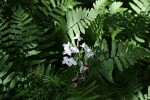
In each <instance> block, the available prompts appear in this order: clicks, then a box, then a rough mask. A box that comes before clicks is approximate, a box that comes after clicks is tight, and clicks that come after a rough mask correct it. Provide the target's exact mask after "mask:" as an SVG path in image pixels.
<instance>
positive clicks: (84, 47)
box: [80, 43, 89, 50]
mask: <svg viewBox="0 0 150 100" xmlns="http://www.w3.org/2000/svg"><path fill="white" fill-rule="evenodd" d="M80 47H82V48H83V49H85V50H87V49H88V48H89V47H88V46H87V45H86V44H85V43H83V44H82V45H80Z"/></svg>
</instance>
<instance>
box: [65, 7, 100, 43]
mask: <svg viewBox="0 0 150 100" xmlns="http://www.w3.org/2000/svg"><path fill="white" fill-rule="evenodd" d="M97 15H98V13H97V11H95V10H94V9H93V8H92V9H91V10H86V9H83V10H82V8H76V9H75V10H72V11H69V12H68V13H67V15H66V16H67V18H66V19H67V27H68V35H69V37H70V38H71V40H72V43H73V44H74V40H73V37H74V36H75V34H80V33H83V34H85V28H88V26H89V25H90V24H91V21H93V20H94V19H95V18H96V17H97Z"/></svg>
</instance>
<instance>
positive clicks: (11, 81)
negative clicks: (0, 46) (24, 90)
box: [0, 51, 19, 99]
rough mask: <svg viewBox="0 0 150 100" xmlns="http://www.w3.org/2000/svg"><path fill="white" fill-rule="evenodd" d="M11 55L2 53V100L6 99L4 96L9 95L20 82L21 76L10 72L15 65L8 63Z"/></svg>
mask: <svg viewBox="0 0 150 100" xmlns="http://www.w3.org/2000/svg"><path fill="white" fill-rule="evenodd" d="M8 58H9V55H8V54H6V53H5V52H3V51H0V87H1V89H0V98H1V99H2V98H3V99H4V98H6V97H3V96H4V95H8V94H7V93H9V91H10V90H12V89H13V88H14V87H15V86H16V85H17V81H18V80H19V76H18V75H17V74H16V73H15V72H10V69H11V67H12V65H13V63H12V62H8Z"/></svg>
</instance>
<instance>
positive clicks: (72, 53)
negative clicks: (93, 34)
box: [62, 34, 94, 74]
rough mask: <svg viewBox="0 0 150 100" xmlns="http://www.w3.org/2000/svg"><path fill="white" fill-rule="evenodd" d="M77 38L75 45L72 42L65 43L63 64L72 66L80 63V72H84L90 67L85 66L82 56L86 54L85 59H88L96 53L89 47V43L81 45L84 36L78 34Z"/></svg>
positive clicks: (75, 38)
mask: <svg viewBox="0 0 150 100" xmlns="http://www.w3.org/2000/svg"><path fill="white" fill-rule="evenodd" d="M73 39H74V40H76V45H75V46H73V45H72V44H71V43H70V42H68V43H67V44H63V47H64V51H63V55H64V57H63V61H62V64H67V65H68V66H69V67H70V66H77V65H79V66H80V68H79V72H80V73H81V74H83V73H84V72H85V70H87V69H88V68H87V67H86V66H84V64H83V61H82V57H83V55H84V54H85V55H84V59H88V58H89V57H92V56H93V55H94V53H93V52H92V50H91V49H90V48H89V47H88V45H87V44H85V43H83V44H82V45H79V44H80V43H79V42H80V41H81V40H83V38H81V37H80V34H77V35H76V36H75V37H74V38H73Z"/></svg>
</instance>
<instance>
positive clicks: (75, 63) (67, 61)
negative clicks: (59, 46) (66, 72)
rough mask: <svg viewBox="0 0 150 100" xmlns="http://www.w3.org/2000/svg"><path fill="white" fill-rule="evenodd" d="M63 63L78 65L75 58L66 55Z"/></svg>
mask: <svg viewBox="0 0 150 100" xmlns="http://www.w3.org/2000/svg"><path fill="white" fill-rule="evenodd" d="M62 64H67V65H68V66H69V67H70V66H72V65H77V62H76V61H75V60H74V59H73V58H68V57H67V56H65V57H64V58H63V61H62Z"/></svg>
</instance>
